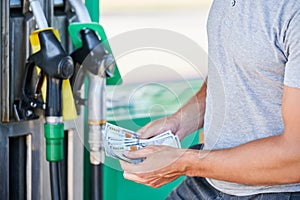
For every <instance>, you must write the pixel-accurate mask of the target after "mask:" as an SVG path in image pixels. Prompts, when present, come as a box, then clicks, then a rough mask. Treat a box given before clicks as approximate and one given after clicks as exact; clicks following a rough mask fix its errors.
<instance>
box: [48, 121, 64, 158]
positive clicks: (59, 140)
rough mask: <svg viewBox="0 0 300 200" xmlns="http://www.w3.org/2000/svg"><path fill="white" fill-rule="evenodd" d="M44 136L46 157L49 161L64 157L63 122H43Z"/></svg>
mask: <svg viewBox="0 0 300 200" xmlns="http://www.w3.org/2000/svg"><path fill="white" fill-rule="evenodd" d="M44 132H45V138H46V159H47V161H49V162H57V161H61V160H63V158H64V149H63V143H64V124H63V123H61V124H47V123H46V124H44Z"/></svg>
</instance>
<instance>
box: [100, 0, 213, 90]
mask: <svg viewBox="0 0 300 200" xmlns="http://www.w3.org/2000/svg"><path fill="white" fill-rule="evenodd" d="M211 3H212V0H122V1H120V0H102V1H100V10H101V16H100V23H101V24H102V25H103V26H104V27H105V30H106V33H107V35H108V37H109V38H110V39H112V41H113V38H114V37H117V36H119V35H120V34H124V33H126V32H128V31H132V30H136V29H141V28H157V29H164V30H170V31H175V32H176V33H178V34H182V35H183V36H185V37H187V38H188V39H190V40H192V41H193V42H195V43H196V44H197V45H199V46H200V47H201V48H202V49H203V50H204V51H205V52H207V35H206V21H207V16H208V13H209V8H210V5H211ZM145 40H147V38H145ZM162 40H163V38H162ZM179 43H180V41H179ZM118 45H120V43H117V44H115V43H113V42H111V46H112V49H113V50H114V49H118V48H119V47H118ZM199 54H200V52H199ZM155 58H156V59H155ZM117 59H118V60H117V63H118V66H119V69H120V73H121V76H122V77H124V78H123V80H124V84H127V83H138V82H145V81H151V80H152V81H153V80H154V81H159V80H157V78H156V79H155V77H156V75H157V73H156V71H155V70H154V71H153V74H152V73H151V72H148V71H147V75H148V76H147V77H141V76H130V79H127V78H126V77H127V75H128V74H129V73H130V72H131V73H134V72H133V71H134V70H135V69H137V68H138V67H140V66H142V65H143V66H145V65H151V64H158V65H163V66H166V67H169V68H170V70H172V71H173V70H174V71H176V72H177V73H178V74H181V75H182V79H197V78H199V74H197V72H195V69H193V67H191V66H190V65H189V64H188V63H184V62H182V61H180V59H178V58H175V57H174V56H172V55H170V54H169V55H166V54H165V53H162V52H159V51H152V52H149V51H147V52H145V53H143V51H139V52H135V53H128V54H127V55H126V56H123V57H122V58H121V59H120V58H117ZM154 60H159V62H157V63H153V61H154ZM137 63H138V64H137ZM137 65H138V66H137ZM197 67H202V68H203V69H204V68H205V67H206V66H197ZM201 71H204V73H206V71H205V70H201ZM202 76H205V75H202ZM200 78H201V77H200ZM202 78H203V77H202ZM177 79H178V77H171V75H170V76H168V77H166V80H167V81H168V80H177Z"/></svg>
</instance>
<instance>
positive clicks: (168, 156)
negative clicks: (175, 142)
mask: <svg viewBox="0 0 300 200" xmlns="http://www.w3.org/2000/svg"><path fill="white" fill-rule="evenodd" d="M185 151H186V150H184V149H176V148H172V147H168V146H148V147H145V148H143V149H141V150H137V151H129V152H126V156H127V157H129V158H145V160H144V161H143V162H142V163H140V164H131V163H127V162H124V161H120V162H121V166H122V168H123V170H124V178H126V179H129V180H132V181H135V182H138V183H141V184H145V185H148V186H151V187H154V188H158V187H160V186H162V185H165V184H167V183H169V182H171V181H173V180H175V179H177V178H178V177H180V176H181V175H184V174H185V171H186V167H185V166H186V165H185V162H184V160H183V154H184V153H185Z"/></svg>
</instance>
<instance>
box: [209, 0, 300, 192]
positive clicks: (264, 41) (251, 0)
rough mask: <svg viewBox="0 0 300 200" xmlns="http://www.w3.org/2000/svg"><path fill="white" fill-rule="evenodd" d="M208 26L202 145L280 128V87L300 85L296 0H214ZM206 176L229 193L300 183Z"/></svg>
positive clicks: (225, 144) (234, 142)
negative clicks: (231, 180) (261, 183)
mask: <svg viewBox="0 0 300 200" xmlns="http://www.w3.org/2000/svg"><path fill="white" fill-rule="evenodd" d="M207 26H208V40H209V59H210V60H209V69H208V90H207V106H206V114H205V124H204V132H205V147H204V149H224V148H230V147H235V146H238V145H241V144H243V143H246V142H249V141H253V140H256V139H259V138H265V137H269V136H274V135H277V134H281V133H282V132H283V130H284V125H283V120H282V113H281V106H282V94H283V87H284V85H287V86H290V87H296V88H300V1H299V0H215V1H214V2H213V5H212V8H211V11H210V15H209V19H208V24H207ZM299 122H300V119H299ZM257 153H259V152H257ZM270 154H272V152H270ZM250 159H255V158H249V160H250ZM299 170H300V169H299ZM208 181H209V182H210V183H211V184H212V185H213V186H214V187H215V188H217V189H219V190H221V191H222V192H225V193H228V194H233V195H250V194H256V193H263V192H290V191H300V183H299V184H292V185H278V186H258V187H256V186H247V185H240V184H235V183H229V182H224V181H218V180H214V179H208Z"/></svg>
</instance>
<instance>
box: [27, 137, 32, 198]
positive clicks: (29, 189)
mask: <svg viewBox="0 0 300 200" xmlns="http://www.w3.org/2000/svg"><path fill="white" fill-rule="evenodd" d="M31 192H32V146H31V135H30V134H28V135H26V199H27V200H31V199H32V193H31Z"/></svg>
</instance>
